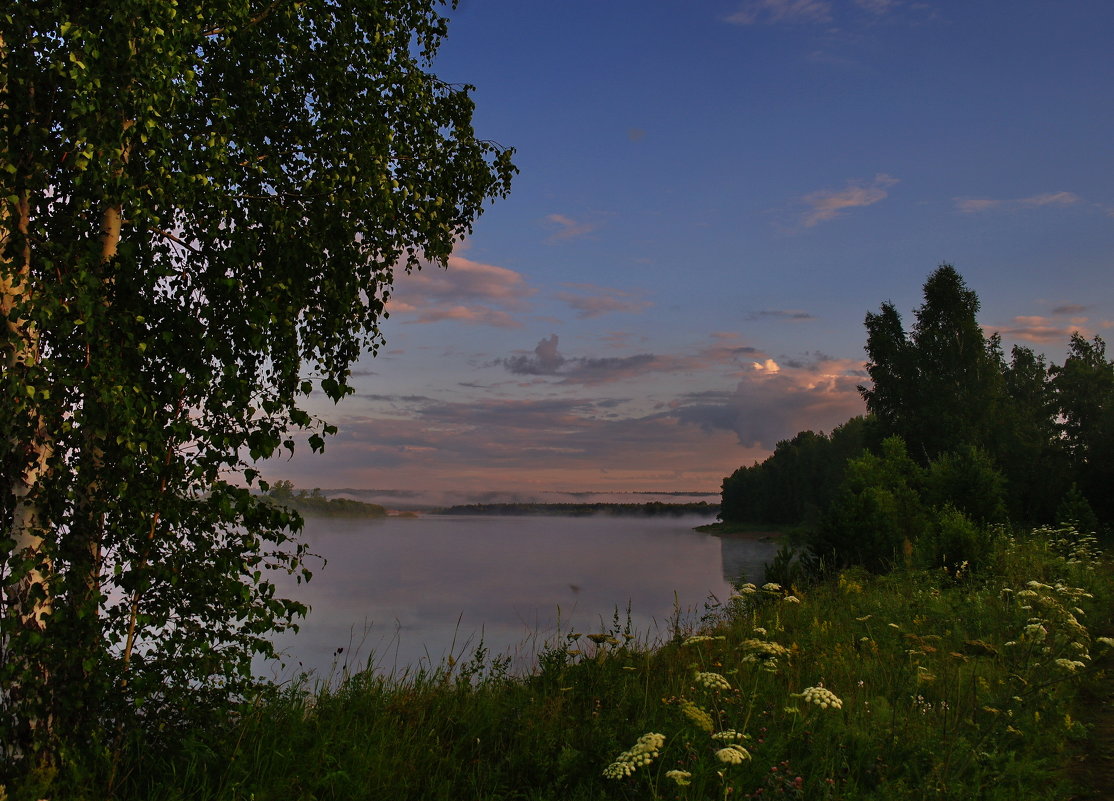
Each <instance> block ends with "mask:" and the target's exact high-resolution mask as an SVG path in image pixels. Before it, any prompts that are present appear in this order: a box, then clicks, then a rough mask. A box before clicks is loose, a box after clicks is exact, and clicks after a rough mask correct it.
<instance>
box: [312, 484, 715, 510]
mask: <svg viewBox="0 0 1114 801" xmlns="http://www.w3.org/2000/svg"><path fill="white" fill-rule="evenodd" d="M325 494H326V495H328V496H329V497H330V498H352V499H354V500H357V501H363V502H364V503H377V504H379V505H381V506H385V507H387V508H388V509H398V510H400V511H410V510H429V509H441V508H447V507H449V506H462V505H467V504H478V503H483V504H486V503H652V502H654V501H658V502H660V503H700V502H701V501H704V502H706V503H719V499H720V493H718V492H590V491H577V492H571V491H570V492H560V491H553V490H546V491H541V490H538V491H532V490H514V491H507V490H491V491H489V492H472V491H453V490H398V489H331V490H326V491H325Z"/></svg>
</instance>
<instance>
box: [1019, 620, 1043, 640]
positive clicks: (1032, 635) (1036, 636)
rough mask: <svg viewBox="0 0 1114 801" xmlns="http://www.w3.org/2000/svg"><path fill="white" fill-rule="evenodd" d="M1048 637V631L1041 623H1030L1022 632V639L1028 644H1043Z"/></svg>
mask: <svg viewBox="0 0 1114 801" xmlns="http://www.w3.org/2000/svg"><path fill="white" fill-rule="evenodd" d="M1047 636H1048V629H1046V628H1045V627H1044V626H1043V625H1042V624H1040V623H1030V624H1029V625H1028V626H1026V627H1025V629H1024V630H1023V631H1022V632H1021V639H1023V640H1025V641H1027V642H1043V641H1044V638H1045V637H1047Z"/></svg>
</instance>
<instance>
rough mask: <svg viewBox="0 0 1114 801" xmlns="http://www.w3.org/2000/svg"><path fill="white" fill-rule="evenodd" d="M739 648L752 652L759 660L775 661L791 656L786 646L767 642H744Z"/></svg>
mask: <svg viewBox="0 0 1114 801" xmlns="http://www.w3.org/2000/svg"><path fill="white" fill-rule="evenodd" d="M739 647H740V648H742V649H743V650H745V651H750V652H751V653H752V654H754V655H755V656H756V657H758V658H759V659H775V658H777V657H779V656H789V649H788V648H786V647H785V646H784V645H781V644H780V643H776V642H767V641H766V640H753V639H747V640H743V641H742V642H741V643H740V644H739Z"/></svg>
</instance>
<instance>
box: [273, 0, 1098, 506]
mask: <svg viewBox="0 0 1114 801" xmlns="http://www.w3.org/2000/svg"><path fill="white" fill-rule="evenodd" d="M451 17H452V22H451V23H450V28H449V36H448V39H447V40H446V42H445V44H444V46H443V48H442V51H441V53H440V55H439V56H438V59H437V61H436V63H435V66H434V71H435V72H436V73H437V74H438V75H439V76H440V77H441V78H443V79H445V80H447V81H450V82H454V83H470V84H474V85H475V86H476V87H477V89H476V91H475V93H474V97H475V100H476V103H477V111H476V116H475V123H476V128H477V133H478V135H479V136H480V137H481V138H485V139H492V140H495V141H498V142H500V143H502V144H504V145H509V146H514V147H515V148H517V151H518V156H517V159H516V162H517V164H518V166H519V167H520V169H521V174H520V175H519V176H518V178H517V180H516V182H515V185H514V188H513V190H512V193H511V196H510V197H509V198H508V199H506V200H503V201H500V202H498V203H496V204H494V205H493V206H491V208H490V209H489V210H488V211H487V212H486V213H485V214H484V215H483V216H482V217H481V219H480V220H479V221H478V223H477V225H476V229H475V232H474V235H473V236H472V237H471V238H470V239H469V240H468V241H467V242H465V243H463V244H462V246H461V247H460V249H459V250H458V251H457V254H456V255H455V256H454V257H453V258H452V260H451V262H450V265H449V268H448V270H447V271H441V270H439V269H437V268H430V269H427V270H423V271H422V272H421V273H419V274H415V275H411V276H403V277H400V278H399V279H398V281H397V283H396V287H395V294H394V298H393V299H392V301H391V303H390V305H389V307H388V308H389V309H390V311H391V315H390V319H389V320H388V321H387V322H386V324H385V325H384V332H385V335H386V337H387V344H386V347H385V348H384V349H383V350H382V351H381V352H380V354H379V356H378V357H377V358H375V359H372V358H370V356H369V357H367V358H365V359H363V360H361V362H360V364H359V365H358V366H357V369H356V386H357V388H358V391H357V394H356V395H355V396H353V397H351V398H349V399H347V400H345V401H344V402H342V403H341V404H340V406H338V407H336V408H333V407H331V406H329V407H328V408H326V407H324V406H321V407H317V408H316V409H315V411H318V412H319V413H320V414H321V415H322V416H323V417H325V418H327V419H328V420H329V421H331V422H334V423H336V424H337V425H339V426H340V429H341V431H340V434H339V435H338V436H337V437H336V438H334V439H332V440H331V441H330V442H329V443H328V445H327V448H326V453H325V454H324V455H323V456H310V455H308V454H306V455H299V456H297V457H295V458H294V459H293V460H291V461H287V462H275V463H272V464H269V465H267V469H266V471H265V472H266V473H267V474H268V475H269V477H271V478H280V477H284V478H291V479H293V480H294V481H295V483H297V484H298V485H300V486H311V487H312V486H320V487H326V488H329V487H367V488H378V489H434V490H442V489H444V490H448V489H453V490H462V491H480V490H491V489H497V490H506V491H509V492H520V493H529V492H531V491H538V490H546V489H556V490H601V491H603V490H612V491H614V490H647V491H648V490H654V491H667V490H686V491H689V490H704V491H715V490H718V488H719V483H720V481H721V480H722V478H723V476H724V475H726V474H727V473H729V472H731V471H732V470H733V469H734V468H736V467H738V466H739V465H740V464H749V463H751V462H752V461H754V460H755V459H761V458H763V457H764V456H765V455H767V454H768V453H769V452H770V450H771V449H772V448H773V446H774V445H775V443H776V442H777V441H778V440H780V439H784V438H787V437H789V436H792V435H793V434H794V433H795V432H797V431H799V430H802V429H806V428H811V429H813V430H822V431H830V430H831V428H833V427H834V426H835V425H838V424H839V423H841V422H843V421H844V420H846V419H848V418H849V417H851V416H852V415H854V414H858V413H860V412H861V411H862V409H863V407H862V403H861V400H860V399H859V395H858V392H857V391H856V386H857V385H858V384H860V383H862V382H863V380H864V373H863V361H864V352H863V342H864V338H865V337H864V330H863V318H864V316H865V314H866V312H868V311H872V310H875V309H877V308H878V306H879V305H880V304H881V303H882V302H883V301H886V300H892V301H893V302H894V303H895V304H896V305H897V307H898V309H899V310H901V311H902V313H903V315H904V316H905V317H906V320H907V322H910V321H911V319H912V309H913V308H914V307H916V306H917V305H918V303H919V301H920V288H921V285H922V283H923V282H924V279H925V278H926V277H927V275H928V274H929V273H930V272H931V271H932V270H933V269H934V268H935V267H936V266H937V265H938V264H940V263H941V262H949V263H951V264H954V265H955V266H956V267H957V269H958V270H959V271H960V273H961V274H962V275H963V276H964V277H965V279H966V280H967V282H968V284H969V286H970V287H971V288H972V289H974V290H975V291H976V292H977V293H978V294H979V296H980V298H981V300H982V304H983V308H982V313H981V316H980V322H981V323H982V324H983V325H984V326H985V327H986V328H987V330H988V331H1000V332H1001V333H1002V334H1003V337H1004V339H1005V341H1006V344H1007V349H1008V347H1009V346H1010V345H1012V344H1014V343H1017V344H1023V345H1028V346H1031V347H1035V348H1037V349H1038V350H1041V351H1044V352H1046V353H1048V354H1049V356H1050V357H1051V358H1052V359H1053V360H1055V361H1058V360H1060V359H1061V358H1062V355H1063V351H1064V347H1065V345H1066V343H1067V339H1068V336H1069V335H1070V333H1071V331H1073V330H1080V331H1082V332H1083V333H1084V334H1085V335H1087V336H1091V335H1094V334H1099V335H1103V336H1105V337H1107V338H1109V336H1110V329H1111V328H1112V327H1114V281H1112V280H1111V275H1112V271H1111V267H1112V260H1114V259H1112V256H1114V181H1112V178H1114V145H1112V142H1114V139H1112V138H1111V134H1112V131H1114V91H1112V90H1114V48H1111V46H1110V40H1111V35H1112V34H1114V3H1110V2H1109V0H1064V2H1048V0H979V2H970V1H969V0H938V1H934V0H925V1H924V2H914V1H913V0H698V1H697V2H694V1H693V0H684V1H682V0H639V1H638V2H635V1H633V0H591V2H589V1H588V0H566V2H560V3H539V2H532V1H531V0H463V2H461V4H460V6H459V8H458V9H457V10H456V11H455V12H452V14H451Z"/></svg>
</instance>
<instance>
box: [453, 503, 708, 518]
mask: <svg viewBox="0 0 1114 801" xmlns="http://www.w3.org/2000/svg"><path fill="white" fill-rule="evenodd" d="M718 511H719V504H712V503H708V502H707V501H698V502H696V503H662V502H661V501H650V502H648V503H470V504H464V505H460V506H450V507H448V508H446V509H438V510H437V512H436V514H442V515H519V516H528V515H536V516H557V517H589V516H592V515H604V516H609V517H682V516H684V515H712V514H715V513H716V512H718Z"/></svg>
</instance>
